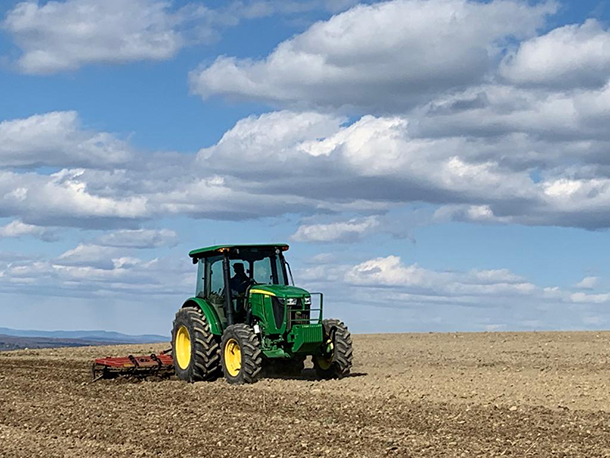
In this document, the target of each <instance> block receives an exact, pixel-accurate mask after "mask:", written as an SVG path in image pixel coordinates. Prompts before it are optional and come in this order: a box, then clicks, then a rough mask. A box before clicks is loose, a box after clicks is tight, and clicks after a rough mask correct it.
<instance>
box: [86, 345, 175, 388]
mask: <svg viewBox="0 0 610 458" xmlns="http://www.w3.org/2000/svg"><path fill="white" fill-rule="evenodd" d="M170 353H171V350H167V351H162V352H161V353H159V354H154V353H153V354H151V355H148V356H133V355H129V356H123V357H119V358H98V359H96V360H95V361H94V362H93V366H92V367H91V376H92V377H93V381H94V382H96V381H98V380H101V379H112V378H117V377H128V378H146V377H151V376H157V377H169V376H170V375H172V374H173V373H174V360H173V358H172V356H171V354H170Z"/></svg>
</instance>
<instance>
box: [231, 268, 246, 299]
mask: <svg viewBox="0 0 610 458" xmlns="http://www.w3.org/2000/svg"><path fill="white" fill-rule="evenodd" d="M233 271H234V272H235V275H233V277H232V278H231V280H230V282H229V286H230V287H231V291H232V292H235V293H236V294H237V295H240V296H241V295H242V294H244V293H245V292H246V290H247V289H248V285H249V284H250V278H249V277H248V275H247V274H246V271H245V269H244V265H243V264H242V263H241V262H236V263H235V264H233Z"/></svg>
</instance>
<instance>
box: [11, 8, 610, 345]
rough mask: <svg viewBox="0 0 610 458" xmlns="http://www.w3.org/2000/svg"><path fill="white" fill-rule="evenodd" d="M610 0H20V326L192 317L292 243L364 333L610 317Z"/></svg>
mask: <svg viewBox="0 0 610 458" xmlns="http://www.w3.org/2000/svg"><path fill="white" fill-rule="evenodd" d="M609 18H610V4H609V2H608V1H599V0H580V1H578V2H576V1H567V0H562V1H559V0H558V1H552V0H550V1H546V0H543V1H526V0H493V1H476V0H391V1H385V2H375V1H367V2H362V3H359V2H357V1H353V0H283V1H280V0H235V1H232V0H229V1H226V0H225V1H209V2H197V1H188V0H180V1H178V0H175V1H171V0H167V1H166V0H130V1H126V0H105V1H103V2H101V1H98V0H61V1H59V0H58V1H46V2H45V1H25V2H24V1H13V0H8V1H3V2H2V3H1V4H0V326H4V327H12V328H18V329H41V330H55V329H65V330H76V329H105V330H114V331H120V332H126V333H130V334H138V333H158V334H163V335H169V332H170V329H171V322H172V318H173V315H174V314H175V312H176V311H177V310H178V308H179V307H180V306H181V305H182V303H183V301H184V300H186V299H187V298H188V297H189V296H190V295H192V294H193V292H194V288H195V269H194V266H193V265H192V264H191V262H190V259H189V258H188V255H187V253H188V251H190V250H191V249H194V248H199V247H203V246H207V245H213V244H219V243H280V242H282V243H283V242H287V243H289V244H290V247H291V248H290V250H289V251H288V253H287V257H288V259H289V261H290V263H291V266H292V270H293V272H294V276H295V282H296V284H297V285H298V286H302V287H304V288H307V289H309V290H310V291H322V292H324V294H325V309H326V310H325V312H326V316H327V317H337V318H341V319H342V320H344V321H345V322H346V323H347V324H348V326H349V327H350V329H351V330H352V331H353V332H357V333H365V332H366V333H372V332H453V331H508V330H515V331H531V330H581V329H582V330H585V329H607V328H608V327H609V326H610V267H609V263H608V261H607V249H608V247H609V243H608V242H609V233H608V228H609V226H610V211H609V210H610V130H609V129H608V125H610V124H609V123H610V29H609V22H608V20H609Z"/></svg>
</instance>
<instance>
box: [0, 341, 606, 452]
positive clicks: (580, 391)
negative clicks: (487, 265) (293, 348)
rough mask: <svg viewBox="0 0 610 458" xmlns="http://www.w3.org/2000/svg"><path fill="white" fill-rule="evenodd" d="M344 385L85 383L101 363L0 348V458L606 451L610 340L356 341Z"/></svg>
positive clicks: (76, 352) (101, 352) (82, 354)
mask: <svg viewBox="0 0 610 458" xmlns="http://www.w3.org/2000/svg"><path fill="white" fill-rule="evenodd" d="M354 345H355V366H354V369H353V373H352V376H351V377H348V378H345V379H343V380H334V381H317V380H315V378H314V375H313V373H312V372H313V371H312V370H311V369H306V370H305V371H304V372H303V374H302V376H301V377H299V378H292V379H281V378H267V379H263V380H261V381H260V382H259V383H257V384H255V385H249V386H229V385H228V384H227V383H226V382H225V381H224V380H218V381H216V382H210V383H196V384H186V383H183V382H180V381H178V380H165V381H144V382H140V383H132V382H125V381H100V382H97V383H90V374H89V362H90V360H91V359H92V358H94V357H98V356H118V355H125V354H129V353H134V354H135V353H150V352H151V351H160V350H163V349H165V348H166V347H167V345H155V346H140V347H138V346H129V347H89V348H78V349H49V350H35V351H33V350H20V351H15V352H4V353H0V456H2V457H19V458H22V457H35V456H44V457H55V456H57V457H59V456H62V457H63V456H66V457H79V458H85V457H107V456H112V457H132V456H136V457H137V456H141V457H143V456H147V457H159V456H162V457H179V456H180V457H196V456H201V457H278V458H279V457H309V456H312V457H314V456H315V457H319V456H322V457H324V456H329V457H377V456H401V457H454V456H457V457H473V456H485V457H488V456H516V457H528V456H529V457H547V456H554V457H561V456H563V457H598V456H607V457H610V333H607V332H604V333H584V332H583V333H489V334H402V335H357V336H354Z"/></svg>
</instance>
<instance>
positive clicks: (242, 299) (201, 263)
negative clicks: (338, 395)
mask: <svg viewBox="0 0 610 458" xmlns="http://www.w3.org/2000/svg"><path fill="white" fill-rule="evenodd" d="M287 250H288V245H286V244H270V245H216V246H210V247H207V248H200V249H197V250H193V251H191V252H190V253H189V256H190V257H191V259H192V261H193V264H196V265H197V285H196V289H195V296H193V297H191V298H190V299H188V300H187V301H186V302H185V303H184V305H183V306H182V308H180V310H179V311H178V312H177V313H176V317H175V320H174V323H173V330H172V353H173V364H174V370H175V374H176V375H177V376H178V378H180V379H182V380H186V381H188V382H197V381H202V380H214V379H216V378H218V377H219V376H221V374H224V377H225V379H226V380H227V381H228V382H229V383H232V384H242V383H254V382H256V381H257V380H258V378H259V377H260V376H261V371H262V369H263V367H264V366H267V365H272V366H275V367H279V368H282V370H284V371H286V372H288V373H294V374H298V373H300V372H301V371H302V369H303V368H304V361H305V359H306V357H307V356H311V357H312V359H313V365H314V369H315V372H316V374H317V376H318V377H320V378H324V379H331V378H341V377H344V376H346V375H347V374H349V372H350V369H351V367H352V359H353V356H352V338H351V335H350V332H349V330H348V328H347V327H346V326H345V324H343V323H342V322H341V321H339V320H334V319H323V317H322V312H323V301H324V298H323V295H322V293H310V292H308V291H306V290H304V289H302V288H298V287H295V286H294V281H293V279H292V272H291V270H290V265H289V264H288V262H286V260H285V258H284V253H285V252H286V251H287ZM312 298H315V301H313V300H312Z"/></svg>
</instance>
